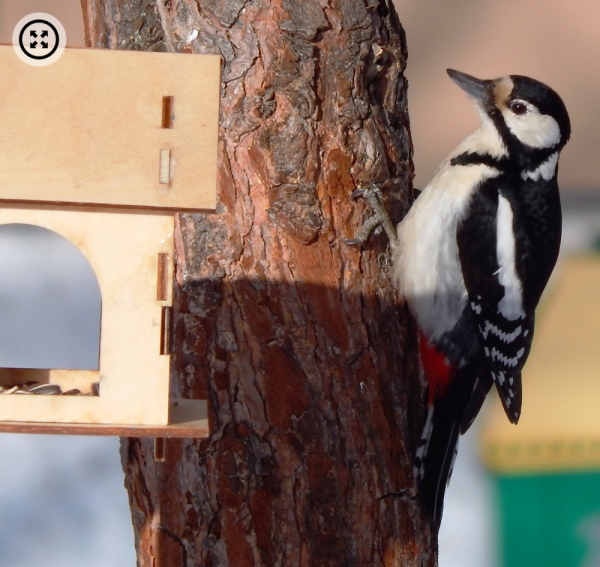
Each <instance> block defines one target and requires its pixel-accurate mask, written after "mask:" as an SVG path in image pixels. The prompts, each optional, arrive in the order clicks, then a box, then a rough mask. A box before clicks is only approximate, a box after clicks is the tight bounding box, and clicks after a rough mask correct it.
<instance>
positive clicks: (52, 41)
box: [19, 19, 60, 61]
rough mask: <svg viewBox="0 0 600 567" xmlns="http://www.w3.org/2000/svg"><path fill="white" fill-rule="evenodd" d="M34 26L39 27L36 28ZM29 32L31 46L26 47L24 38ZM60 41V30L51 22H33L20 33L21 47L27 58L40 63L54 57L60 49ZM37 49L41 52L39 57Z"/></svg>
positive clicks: (38, 20) (40, 20) (41, 20)
mask: <svg viewBox="0 0 600 567" xmlns="http://www.w3.org/2000/svg"><path fill="white" fill-rule="evenodd" d="M34 24H39V25H37V26H35V27H34ZM27 30H29V34H30V40H31V41H29V46H27V47H26V46H25V44H24V42H23V36H24V35H25V32H26V31H27ZM50 30H51V31H50ZM50 36H53V37H50ZM59 39H60V37H59V34H58V30H57V29H56V27H55V26H54V25H53V24H52V23H51V22H49V21H48V20H43V19H37V20H31V21H30V22H27V24H25V25H24V26H23V29H22V30H21V32H20V33H19V46H20V47H21V50H22V51H23V53H24V54H25V55H26V56H27V57H30V58H31V59H36V60H38V61H39V60H42V59H48V57H52V55H54V53H55V52H56V50H57V49H58V44H59ZM44 40H45V41H44ZM51 46H52V47H51ZM37 49H39V50H40V54H39V55H38V54H37V53H35V50H37Z"/></svg>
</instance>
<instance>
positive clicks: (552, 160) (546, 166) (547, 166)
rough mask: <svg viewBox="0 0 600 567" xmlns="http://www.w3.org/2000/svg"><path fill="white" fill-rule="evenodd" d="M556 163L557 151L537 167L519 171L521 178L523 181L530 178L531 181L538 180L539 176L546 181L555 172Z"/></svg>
mask: <svg viewBox="0 0 600 567" xmlns="http://www.w3.org/2000/svg"><path fill="white" fill-rule="evenodd" d="M557 163H558V152H554V153H553V154H552V155H551V156H550V157H549V158H548V159H547V160H546V161H545V162H544V163H543V164H542V165H540V166H539V167H538V168H537V169H534V170H533V171H524V172H523V173H521V179H523V181H527V179H532V180H533V181H538V180H539V178H540V177H541V178H542V179H545V180H546V181H548V180H549V179H552V178H553V177H554V174H555V173H556V164H557Z"/></svg>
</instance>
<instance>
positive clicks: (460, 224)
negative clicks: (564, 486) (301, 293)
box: [346, 69, 571, 528]
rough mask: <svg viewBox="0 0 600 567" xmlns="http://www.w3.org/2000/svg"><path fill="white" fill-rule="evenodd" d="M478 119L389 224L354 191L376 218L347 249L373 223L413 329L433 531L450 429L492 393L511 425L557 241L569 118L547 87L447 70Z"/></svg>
mask: <svg viewBox="0 0 600 567" xmlns="http://www.w3.org/2000/svg"><path fill="white" fill-rule="evenodd" d="M448 74H449V75H450V77H451V78H452V79H453V80H454V82H455V83H457V84H458V86H460V87H461V88H462V89H463V90H464V91H466V92H467V93H468V94H469V95H470V97H471V98H472V99H473V102H474V104H475V106H476V108H477V110H478V111H479V115H480V118H481V126H480V128H479V129H478V130H477V131H476V132H475V133H473V134H472V135H471V136H469V137H468V138H466V139H465V140H464V141H463V142H462V143H461V144H459V146H458V147H457V148H456V149H455V150H454V151H453V152H452V153H451V154H450V155H449V156H448V158H446V160H445V161H444V162H443V163H442V164H441V165H440V167H439V168H438V170H437V171H436V173H435V175H434V177H433V179H432V181H431V182H430V183H429V184H428V185H427V187H426V188H425V189H424V190H423V191H422V192H421V194H420V195H419V197H418V198H417V199H416V201H415V203H414V204H413V206H412V208H411V209H410V211H409V212H408V214H407V215H406V217H405V218H404V219H403V220H402V221H401V222H400V224H399V225H398V226H397V227H394V225H393V224H392V223H391V221H390V219H389V217H388V216H387V213H386V211H385V209H384V207H383V201H382V194H381V191H380V190H379V188H378V187H376V186H375V185H371V186H368V187H366V188H363V189H359V190H357V191H356V192H355V193H356V194H357V195H360V196H363V197H365V198H367V199H368V200H369V202H370V204H371V206H372V208H373V209H374V213H375V214H374V216H373V217H371V218H370V219H369V220H367V221H366V222H365V224H364V226H363V228H362V229H361V231H360V232H359V234H358V235H357V236H356V237H355V238H354V239H352V240H346V242H347V243H348V244H360V243H363V242H364V241H365V240H366V239H367V238H368V236H369V234H370V232H371V231H372V230H373V229H374V228H375V227H377V226H378V225H382V226H383V228H384V229H385V230H386V232H387V234H388V236H389V238H390V244H391V246H390V247H391V260H392V276H393V281H394V283H395V285H396V286H397V288H398V290H399V292H400V293H401V295H402V296H403V297H404V298H405V300H406V302H407V304H408V306H409V309H410V311H411V313H412V314H413V316H414V318H415V320H416V322H417V327H418V340H419V352H420V357H421V363H422V367H423V373H424V375H425V378H426V380H427V390H428V392H427V398H426V400H427V414H426V420H425V426H424V429H423V434H422V437H421V440H420V444H419V446H418V448H417V451H416V459H415V475H416V477H417V480H418V482H419V492H420V495H421V497H422V500H423V504H424V506H425V509H426V510H427V511H428V512H429V514H430V515H431V517H432V519H433V522H434V525H436V526H437V527H438V528H439V525H440V522H441V516H442V509H443V500H444V493H445V490H446V486H447V483H448V482H449V480H450V476H451V474H452V467H453V463H454V458H455V456H456V451H457V449H458V437H459V433H461V434H462V433H465V431H467V429H468V428H469V427H470V425H471V424H472V422H473V420H474V419H475V417H476V416H477V414H478V412H479V410H480V408H481V406H482V404H483V402H484V400H485V397H486V396H487V394H488V392H489V391H490V389H491V387H492V385H495V386H496V389H497V391H498V394H499V396H500V400H501V401H502V405H503V406H504V410H505V412H506V415H507V416H508V419H509V420H510V422H511V423H515V424H516V423H517V422H518V421H519V416H520V414H521V370H522V369H523V365H524V364H525V361H526V360H527V357H528V355H529V351H530V348H531V341H532V339H533V328H534V316H535V308H536V306H537V304H538V302H539V300H540V296H541V294H542V291H543V290H544V287H545V286H546V284H547V282H548V279H549V277H550V274H551V272H552V270H553V268H554V265H555V263H556V259H557V257H558V252H559V248H560V239H561V224H562V219H561V208H560V196H559V190H558V183H557V179H556V176H557V170H558V157H559V154H560V151H561V150H562V148H563V147H564V145H565V144H566V143H567V141H568V139H569V137H570V134H571V127H570V122H569V115H568V113H567V110H566V108H565V105H564V103H563V101H562V100H561V98H560V97H559V95H558V94H557V93H556V92H554V91H553V90H552V89H551V88H550V87H548V86H546V85H544V84H543V83H540V82H539V81H536V80H534V79H531V78H529V77H524V76H520V75H508V76H504V77H500V78H499V79H494V80H480V79H477V78H475V77H472V76H470V75H467V74H466V73H461V72H459V71H454V70H452V69H448Z"/></svg>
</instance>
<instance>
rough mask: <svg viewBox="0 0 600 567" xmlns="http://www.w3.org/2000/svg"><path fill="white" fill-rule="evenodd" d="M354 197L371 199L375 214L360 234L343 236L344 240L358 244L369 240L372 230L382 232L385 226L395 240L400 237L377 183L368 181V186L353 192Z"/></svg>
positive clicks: (366, 222)
mask: <svg viewBox="0 0 600 567" xmlns="http://www.w3.org/2000/svg"><path fill="white" fill-rule="evenodd" d="M352 197H353V198H358V197H361V198H365V199H367V200H368V201H369V204H370V205H371V208H372V209H373V212H374V214H373V215H372V216H371V217H369V218H368V219H367V220H366V221H365V223H364V224H363V226H362V228H361V229H360V230H359V232H358V234H357V235H356V236H355V237H354V238H343V239H342V240H343V241H344V242H345V243H346V244H347V245H349V246H357V245H359V244H363V243H364V242H366V241H367V239H368V238H369V236H370V235H371V233H372V232H375V234H380V233H381V229H382V228H383V229H384V230H385V232H386V234H387V235H388V238H389V239H390V240H391V241H392V242H395V241H396V240H397V239H398V235H397V233H396V228H395V227H394V225H393V223H392V221H391V219H390V217H389V215H388V214H387V211H386V210H385V207H384V205H383V195H382V193H381V189H379V187H378V186H377V185H375V183H371V182H369V183H367V184H366V186H362V187H358V188H357V189H355V190H354V191H353V192H352Z"/></svg>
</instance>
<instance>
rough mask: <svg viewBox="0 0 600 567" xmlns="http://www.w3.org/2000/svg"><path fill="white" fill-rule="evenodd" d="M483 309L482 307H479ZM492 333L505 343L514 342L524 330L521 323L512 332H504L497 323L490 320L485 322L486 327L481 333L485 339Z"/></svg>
mask: <svg viewBox="0 0 600 567" xmlns="http://www.w3.org/2000/svg"><path fill="white" fill-rule="evenodd" d="M479 310H480V311H481V308H480V309H479ZM490 332H491V333H492V335H495V336H496V337H498V338H499V339H500V340H501V341H502V342H503V343H506V344H508V343H512V342H513V341H514V340H515V339H516V338H517V337H518V336H519V335H520V334H521V333H522V332H523V329H521V325H519V326H518V327H517V328H516V329H515V330H514V331H513V332H512V333H504V332H503V331H501V330H500V329H499V328H498V327H496V325H494V324H493V323H490V322H489V321H486V322H485V327H484V328H483V329H481V334H482V335H483V340H484V341H485V340H487V337H488V333H490Z"/></svg>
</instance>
